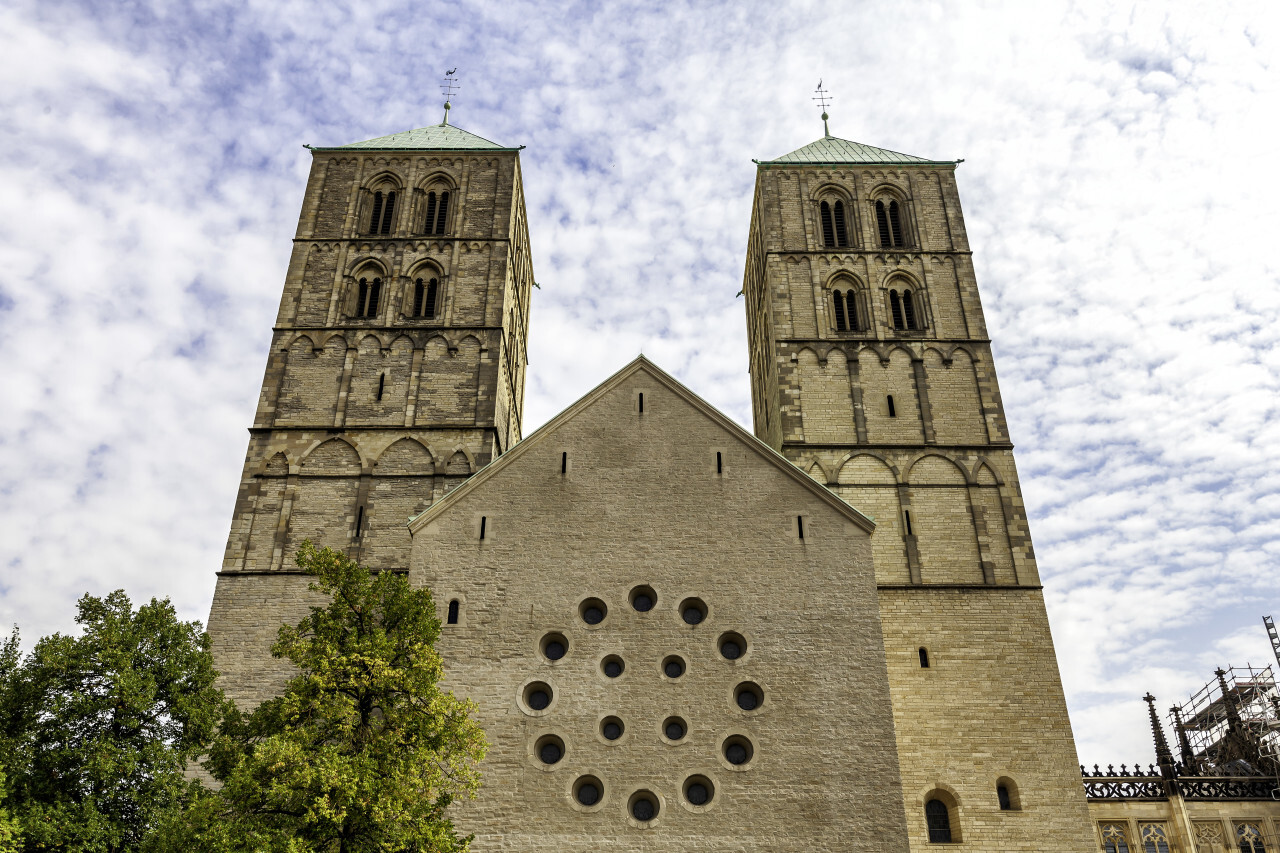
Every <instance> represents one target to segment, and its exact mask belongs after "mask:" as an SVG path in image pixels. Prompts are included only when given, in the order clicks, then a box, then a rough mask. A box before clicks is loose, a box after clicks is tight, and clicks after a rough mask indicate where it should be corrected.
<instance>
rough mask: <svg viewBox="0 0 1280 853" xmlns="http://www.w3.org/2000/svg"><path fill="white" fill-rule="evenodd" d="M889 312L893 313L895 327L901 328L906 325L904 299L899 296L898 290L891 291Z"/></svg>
mask: <svg viewBox="0 0 1280 853" xmlns="http://www.w3.org/2000/svg"><path fill="white" fill-rule="evenodd" d="M889 313H890V314H892V315H893V327H894V328H895V329H898V330H901V329H905V328H906V325H905V324H904V323H903V321H902V300H901V299H900V298H899V297H898V291H896V290H890V291H889Z"/></svg>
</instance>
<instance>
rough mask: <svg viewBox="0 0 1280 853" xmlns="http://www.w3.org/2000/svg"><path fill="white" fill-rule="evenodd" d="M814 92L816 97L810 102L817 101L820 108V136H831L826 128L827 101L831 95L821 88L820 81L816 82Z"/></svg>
mask: <svg viewBox="0 0 1280 853" xmlns="http://www.w3.org/2000/svg"><path fill="white" fill-rule="evenodd" d="M814 91H815V92H817V93H818V95H817V97H815V98H813V99H812V100H815V101H817V102H818V106H820V107H822V135H823V136H824V137H829V136H831V131H830V130H829V129H828V128H827V101H830V100H831V94H830V93H829V92H827V90H825V89H823V88H822V81H821V80H819V81H818V88H817V89H814Z"/></svg>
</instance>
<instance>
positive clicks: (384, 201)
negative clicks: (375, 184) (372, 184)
mask: <svg viewBox="0 0 1280 853" xmlns="http://www.w3.org/2000/svg"><path fill="white" fill-rule="evenodd" d="M395 212H396V193H395V190H390V191H388V192H385V193H384V192H382V191H381V190H379V191H378V192H376V193H374V194H373V215H372V216H370V217H369V233H370V234H390V233H391V222H392V217H393V216H394V215H395Z"/></svg>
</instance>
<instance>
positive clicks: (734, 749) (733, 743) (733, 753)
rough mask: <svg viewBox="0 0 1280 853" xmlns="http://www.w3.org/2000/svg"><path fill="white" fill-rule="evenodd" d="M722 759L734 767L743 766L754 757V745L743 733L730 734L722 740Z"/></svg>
mask: <svg viewBox="0 0 1280 853" xmlns="http://www.w3.org/2000/svg"><path fill="white" fill-rule="evenodd" d="M723 749H724V760H725V761H727V762H729V763H730V764H731V765H733V766H734V767H743V766H745V765H747V764H749V763H750V762H751V759H752V758H754V757H755V753H756V751H755V747H753V746H752V745H751V741H750V740H748V739H747V738H746V737H745V736H743V735H730V736H729V737H727V738H725V741H724V746H723Z"/></svg>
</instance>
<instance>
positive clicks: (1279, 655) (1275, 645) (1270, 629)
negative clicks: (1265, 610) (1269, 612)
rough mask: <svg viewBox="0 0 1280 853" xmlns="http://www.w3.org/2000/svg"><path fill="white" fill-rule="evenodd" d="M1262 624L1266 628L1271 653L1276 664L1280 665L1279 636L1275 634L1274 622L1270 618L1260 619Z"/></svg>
mask: <svg viewBox="0 0 1280 853" xmlns="http://www.w3.org/2000/svg"><path fill="white" fill-rule="evenodd" d="M1262 624H1263V625H1265V626H1266V628H1267V637H1269V638H1270V639H1271V651H1273V652H1275V654H1276V664H1278V665H1280V634H1277V633H1276V622H1275V620H1274V619H1272V618H1271V617H1270V616H1263V617H1262Z"/></svg>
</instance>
